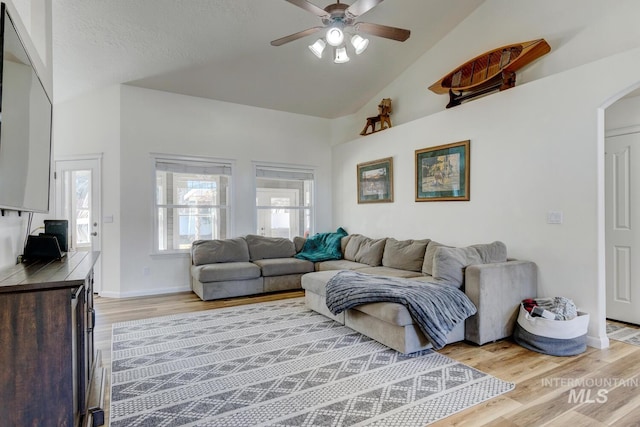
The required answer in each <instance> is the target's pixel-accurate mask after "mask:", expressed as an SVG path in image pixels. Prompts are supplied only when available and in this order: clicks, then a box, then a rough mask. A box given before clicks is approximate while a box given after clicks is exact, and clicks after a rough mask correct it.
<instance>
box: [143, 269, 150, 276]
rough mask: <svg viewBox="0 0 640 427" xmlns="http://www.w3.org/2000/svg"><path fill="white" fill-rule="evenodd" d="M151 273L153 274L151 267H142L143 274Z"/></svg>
mask: <svg viewBox="0 0 640 427" xmlns="http://www.w3.org/2000/svg"><path fill="white" fill-rule="evenodd" d="M149 274H151V269H150V268H149V267H142V275H143V276H148V275H149Z"/></svg>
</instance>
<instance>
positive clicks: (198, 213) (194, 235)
mask: <svg viewBox="0 0 640 427" xmlns="http://www.w3.org/2000/svg"><path fill="white" fill-rule="evenodd" d="M231 166H232V165H231V163H227V162H216V161H207V160H204V159H181V158H161V157H154V171H155V189H156V191H155V194H156V197H155V203H154V212H155V214H154V215H155V218H154V220H155V231H154V233H155V250H156V251H157V252H184V251H188V250H189V249H190V248H191V243H192V242H193V241H194V240H199V239H224V238H226V237H227V234H228V233H229V230H230V225H229V224H230V217H231V203H230V193H231Z"/></svg>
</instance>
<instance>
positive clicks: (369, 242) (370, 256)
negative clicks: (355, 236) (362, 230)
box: [354, 237, 387, 267]
mask: <svg viewBox="0 0 640 427" xmlns="http://www.w3.org/2000/svg"><path fill="white" fill-rule="evenodd" d="M386 240H387V239H386V238H382V239H370V238H368V237H367V238H365V240H363V241H362V243H361V244H360V247H359V248H358V252H357V253H356V258H355V259H354V261H355V262H361V263H363V264H368V265H370V266H371V267H377V266H379V265H382V253H383V252H384V244H385V242H386Z"/></svg>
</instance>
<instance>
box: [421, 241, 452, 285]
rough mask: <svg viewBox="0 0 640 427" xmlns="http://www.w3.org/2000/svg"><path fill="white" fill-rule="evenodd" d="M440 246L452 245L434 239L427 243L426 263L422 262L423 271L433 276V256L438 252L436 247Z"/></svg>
mask: <svg viewBox="0 0 640 427" xmlns="http://www.w3.org/2000/svg"><path fill="white" fill-rule="evenodd" d="M440 246H444V247H445V248H450V247H451V246H447V245H443V244H442V243H438V242H435V241H433V240H431V241H429V243H428V244H427V250H426V251H425V253H424V264H422V272H423V273H424V274H426V275H428V276H433V256H434V255H435V254H436V249H437V248H439V247H440Z"/></svg>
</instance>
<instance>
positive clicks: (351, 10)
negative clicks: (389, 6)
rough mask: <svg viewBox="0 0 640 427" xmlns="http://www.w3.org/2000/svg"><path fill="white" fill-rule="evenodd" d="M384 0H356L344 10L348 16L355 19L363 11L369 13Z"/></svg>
mask: <svg viewBox="0 0 640 427" xmlns="http://www.w3.org/2000/svg"><path fill="white" fill-rule="evenodd" d="M383 1H384V0H356V2H355V3H353V4H352V5H351V6H349V7H348V8H347V10H345V11H344V13H345V14H346V15H347V17H349V18H351V19H355V18H357V17H358V16H360V15H362V14H363V13H367V12H368V11H370V10H371V9H373V8H374V7H376V6H377V5H379V4H380V3H382V2H383Z"/></svg>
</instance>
